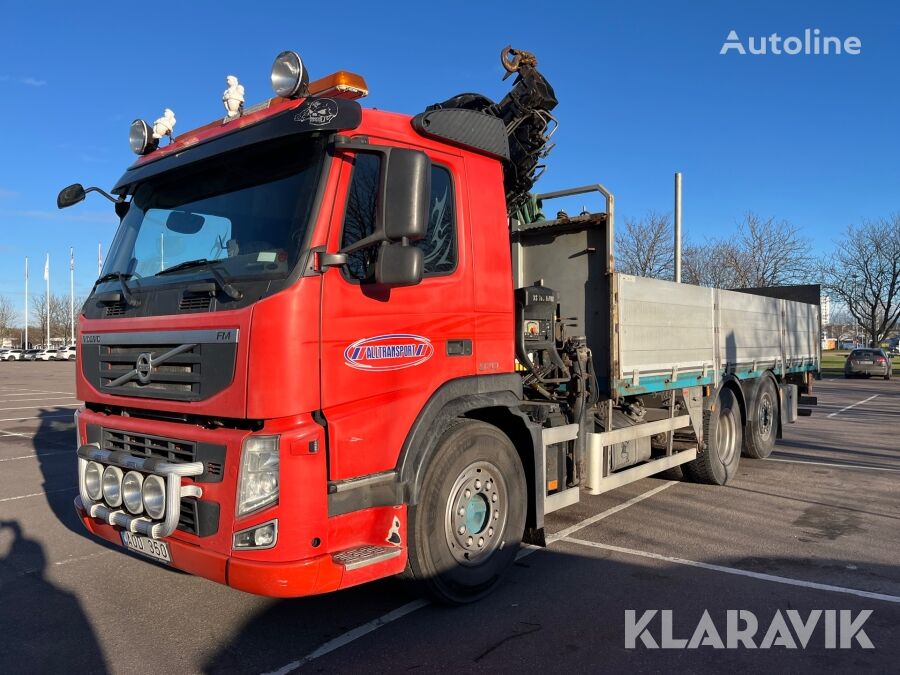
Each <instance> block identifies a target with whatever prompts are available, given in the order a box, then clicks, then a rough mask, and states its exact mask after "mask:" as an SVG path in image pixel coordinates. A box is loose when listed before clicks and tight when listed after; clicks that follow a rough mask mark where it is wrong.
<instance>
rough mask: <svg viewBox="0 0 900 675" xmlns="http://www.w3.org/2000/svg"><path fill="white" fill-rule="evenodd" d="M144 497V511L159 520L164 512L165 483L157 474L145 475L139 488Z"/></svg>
mask: <svg viewBox="0 0 900 675" xmlns="http://www.w3.org/2000/svg"><path fill="white" fill-rule="evenodd" d="M141 494H142V495H143V498H144V511H146V512H147V515H148V516H150V517H151V518H153V519H155V520H159V519H161V518H162V517H163V514H164V513H165V512H166V483H165V481H164V480H163V479H162V478H160V477H159V476H147V477H146V478H145V479H144V486H143V488H142V489H141Z"/></svg>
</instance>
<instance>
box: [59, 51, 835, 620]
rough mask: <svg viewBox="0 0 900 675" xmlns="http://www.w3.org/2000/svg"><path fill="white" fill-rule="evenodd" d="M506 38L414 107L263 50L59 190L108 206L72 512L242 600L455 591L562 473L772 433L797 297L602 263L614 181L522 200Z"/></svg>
mask: <svg viewBox="0 0 900 675" xmlns="http://www.w3.org/2000/svg"><path fill="white" fill-rule="evenodd" d="M501 59H502V62H503V64H504V67H505V68H506V69H507V71H509V72H510V73H515V76H516V79H515V81H514V84H513V86H512V88H511V90H510V92H509V93H508V94H507V95H506V96H505V97H504V98H503V99H502V100H501V101H500V102H499V103H495V102H493V101H491V100H490V99H488V98H486V97H484V96H480V95H476V94H463V95H460V96H456V97H454V98H451V99H449V100H448V101H445V102H443V103H441V104H437V105H434V106H431V107H429V108H428V109H426V110H425V111H424V112H422V113H421V114H418V115H415V116H412V117H411V116H408V115H400V114H394V113H390V112H385V111H380V110H367V109H363V108H362V107H361V106H360V104H359V103H358V99H359V98H360V97H362V96H364V95H365V93H366V85H365V82H364V80H363V79H362V78H361V77H359V76H357V75H353V74H350V73H346V72H339V73H336V74H334V75H331V76H328V77H326V78H322V79H320V80H317V81H314V82H309V79H308V76H307V75H306V71H305V67H304V65H303V63H302V61H301V60H300V58H299V57H298V56H297V55H296V54H295V53H294V52H283V53H282V54H280V55H279V56H278V58H277V59H276V60H275V63H274V65H273V71H272V83H273V87H274V88H275V91H276V94H277V96H276V97H275V98H272V99H271V100H268V101H266V102H264V103H263V104H260V105H257V106H253V107H248V108H246V109H241V111H240V113H239V114H238V115H236V116H232V117H227V118H225V120H217V121H215V122H213V123H211V124H209V125H206V126H204V127H201V128H199V129H195V130H193V131H190V132H187V133H184V134H181V135H178V136H177V137H175V138H170V139H169V142H168V144H162V143H161V142H160V139H158V138H155V137H154V135H153V133H152V131H153V129H152V128H151V127H150V125H148V124H147V123H145V122H143V121H142V120H137V121H135V123H134V124H133V125H132V127H131V135H130V142H131V145H132V149H133V150H134V151H135V152H136V153H137V154H138V155H139V157H138V159H137V161H136V162H135V163H134V164H133V165H132V166H131V167H130V168H129V169H128V170H127V171H126V172H125V174H124V175H123V176H122V178H121V179H120V180H119V181H118V183H117V184H116V185H115V187H114V188H113V190H112V195H110V194H107V193H105V192H103V191H102V190H100V189H98V188H88V189H85V188H83V187H82V186H81V185H78V184H76V185H73V186H70V187H68V188H66V189H64V190H63V191H62V192H61V193H60V196H59V199H58V206H59V207H60V208H64V207H68V206H71V205H72V204H75V203H78V202H79V201H81V200H83V199H84V197H85V194H86V192H90V191H97V192H100V193H101V194H103V195H104V196H106V197H107V198H109V199H110V200H111V201H113V202H114V204H115V210H116V213H117V215H118V216H119V217H120V218H121V223H120V225H119V228H118V230H117V232H116V235H115V238H114V240H113V242H112V245H111V246H110V249H109V253H108V256H107V259H106V261H105V264H104V267H103V270H102V274H101V276H100V278H99V279H98V280H97V283H96V285H95V287H94V289H93V291H92V293H91V295H90V296H89V298H88V300H87V302H86V303H85V305H84V307H83V309H82V311H81V314H80V317H79V325H78V340H79V342H80V345H81V346H80V348H79V350H78V365H77V375H76V378H77V392H78V396H79V398H80V399H82V400H83V401H84V402H85V405H84V407H83V408H81V409H80V410H79V411H78V413H77V414H76V423H77V433H78V445H79V447H78V450H77V455H78V475H79V495H78V497H77V498H76V500H75V507H76V509H77V511H78V514H79V516H80V518H81V520H82V521H83V523H84V525H85V527H86V528H87V529H88V530H89V531H90V532H92V533H93V534H95V535H97V536H99V537H101V538H103V539H106V540H108V541H110V542H113V543H115V544H117V545H120V546H124V547H125V548H127V549H129V550H131V551H135V552H138V553H140V554H143V555H145V556H149V557H150V558H153V559H155V560H157V561H160V562H163V563H165V564H167V565H171V566H173V567H175V568H178V569H180V570H183V571H185V572H188V573H191V574H196V575H200V576H203V577H206V578H208V579H212V580H214V581H217V582H219V583H222V584H227V585H229V586H232V587H234V588H238V589H241V590H244V591H248V592H251V593H257V594H261V595H268V596H302V595H309V594H315V593H324V592H328V591H333V590H336V589H340V588H346V587H349V586H353V585H356V584H360V583H364V582H367V581H370V580H373V579H379V578H383V577H387V576H391V575H397V574H401V573H405V574H406V575H407V576H409V577H411V578H412V579H413V580H414V581H415V582H416V583H418V584H420V585H421V587H422V588H423V589H424V590H425V591H426V592H428V593H430V594H431V595H432V596H434V597H436V598H438V599H440V600H442V601H445V602H449V603H464V602H469V601H472V600H475V599H477V598H480V597H482V596H483V595H485V594H486V593H488V592H489V591H490V590H491V589H492V588H493V587H494V586H495V585H496V584H497V582H498V580H499V579H500V578H501V576H502V575H503V573H504V571H505V570H506V569H507V568H508V567H509V566H510V565H511V563H512V561H513V559H514V557H515V553H516V550H517V549H518V547H519V545H520V542H522V541H527V542H529V543H534V544H542V543H543V540H544V535H543V528H544V516H545V514H546V513H548V512H550V511H552V510H555V509H558V508H563V507H565V506H567V505H570V504H572V503H574V502H576V501H578V499H579V495H580V494H581V492H582V491H588V492H591V493H597V492H602V491H604V490H608V489H612V488H614V487H617V486H618V485H622V484H625V483H627V482H630V481H633V480H637V479H639V478H643V477H645V476H648V475H652V474H654V473H657V472H659V471H662V470H664V469H668V468H671V467H673V466H677V465H683V467H684V472H685V475H686V476H687V477H688V478H689V479H692V480H697V481H703V482H708V483H716V484H724V483H725V482H727V481H728V480H729V479H730V478H731V477H732V476H733V475H734V472H735V470H736V467H737V462H738V459H739V458H740V455H741V453H742V452H743V453H744V454H749V455H751V456H753V457H765V456H767V455H768V454H769V453H770V452H771V451H772V446H773V444H774V442H775V439H776V437H777V436H778V435H780V434H781V430H782V425H783V423H785V422H789V421H793V419H794V418H795V416H796V414H797V403H798V399H799V393H806V394H808V393H809V388H810V381H811V376H812V374H813V373H814V372H815V371H816V370H817V368H818V360H819V354H818V348H817V344H818V324H817V320H818V308H817V307H816V306H815V305H810V304H805V303H801V302H791V301H788V300H785V299H782V298H767V297H763V296H755V295H746V294H739V293H730V292H727V291H717V290H714V289H706V288H697V287H692V286H687V285H680V284H674V283H671V282H664V281H658V280H644V279H637V278H635V277H629V276H627V275H620V274H617V273H616V272H615V269H614V258H613V239H614V237H613V216H614V213H613V212H614V200H613V197H612V195H611V194H610V193H609V192H608V191H607V190H606V189H605V188H603V187H602V186H599V185H596V186H589V187H587V188H578V189H575V190H571V191H562V192H560V193H553V194H547V195H538V196H534V195H531V194H530V190H531V188H532V186H533V184H534V181H535V179H536V176H538V175H539V173H540V171H541V166H540V164H539V163H540V161H541V158H542V157H543V156H544V155H546V153H547V151H548V148H549V143H548V141H549V136H550V134H551V132H552V131H553V130H554V128H555V120H554V119H553V117H552V114H551V110H552V109H553V107H554V106H555V105H556V98H555V95H554V92H553V89H552V88H551V87H550V85H549V84H548V83H547V81H546V79H545V78H544V77H543V76H542V75H541V74H540V73H539V72H538V70H537V68H536V65H537V63H536V60H535V58H534V57H533V55H531V54H529V53H527V52H518V51H516V50H511V49H509V48H507V49H506V50H504V52H503V54H502V56H501ZM586 192H596V193H598V194H599V195H601V196H602V197H603V201H604V203H605V204H606V207H605V209H604V210H603V211H602V212H598V213H583V214H581V215H578V216H572V217H569V216H567V215H566V214H564V213H560V214H559V216H558V217H557V218H553V219H549V220H548V219H546V218H544V217H543V216H542V215H541V214H540V211H539V207H540V206H541V204H542V202H543V201H545V200H550V199H553V198H556V197H560V196H566V195H571V194H581V193H586ZM733 296H734V297H733ZM751 310H752V312H751ZM729 312H731V314H729ZM751 315H752V320H750V319H748V317H751ZM748 321H750V322H751V323H753V325H752V330H750V329H748V330H744V328H743V327H744V326H745V325H747V323H748ZM754 322H755V323H754ZM814 324H815V325H814ZM798 387H799V389H798ZM809 400H810V402H812V400H811V397H810V398H809Z"/></svg>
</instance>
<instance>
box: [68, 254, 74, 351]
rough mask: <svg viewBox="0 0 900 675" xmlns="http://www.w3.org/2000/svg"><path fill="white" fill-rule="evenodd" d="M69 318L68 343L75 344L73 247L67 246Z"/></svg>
mask: <svg viewBox="0 0 900 675" xmlns="http://www.w3.org/2000/svg"><path fill="white" fill-rule="evenodd" d="M69 320H70V321H71V322H72V323H71V324H70V325H71V327H72V330H71V331H70V332H69V344H72V345H74V344H75V249H74V248H71V247H70V248H69Z"/></svg>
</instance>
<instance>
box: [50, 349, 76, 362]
mask: <svg viewBox="0 0 900 675" xmlns="http://www.w3.org/2000/svg"><path fill="white" fill-rule="evenodd" d="M53 358H55V359H56V360H57V361H74V360H75V345H67V346H65V347H60V348H59V349H58V350H56V355H55V356H54V357H53Z"/></svg>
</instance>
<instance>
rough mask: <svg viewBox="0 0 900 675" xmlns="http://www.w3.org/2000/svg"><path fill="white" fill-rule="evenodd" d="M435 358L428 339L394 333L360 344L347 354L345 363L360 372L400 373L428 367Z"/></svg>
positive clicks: (345, 352)
mask: <svg viewBox="0 0 900 675" xmlns="http://www.w3.org/2000/svg"><path fill="white" fill-rule="evenodd" d="M432 354H434V345H432V344H431V340H429V339H428V338H426V337H422V336H421V335H410V334H408V333H394V334H391V335H376V336H375V337H368V338H363V339H362V340H357V341H356V342H354V343H353V344H351V345H350V346H349V347H347V349H345V350H344V363H346V364H347V365H348V366H350V367H351V368H356V369H357V370H368V371H383V370H401V369H403V368H411V367H413V366H418V365H420V364H422V363H425V362H426V361H427V360H428V359H430V358H431V356H432Z"/></svg>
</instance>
